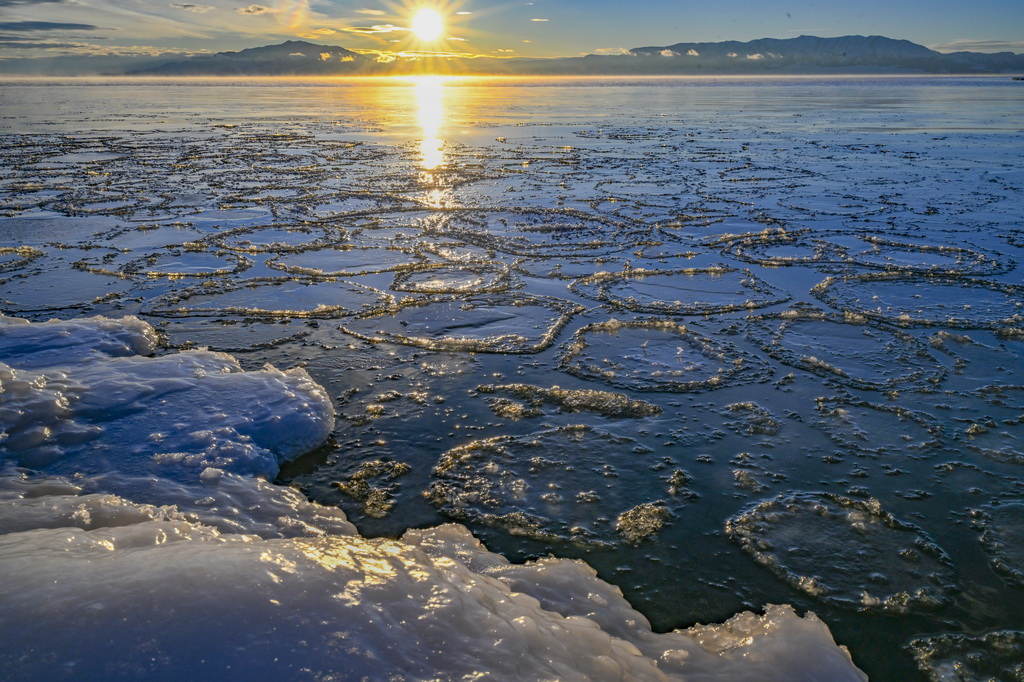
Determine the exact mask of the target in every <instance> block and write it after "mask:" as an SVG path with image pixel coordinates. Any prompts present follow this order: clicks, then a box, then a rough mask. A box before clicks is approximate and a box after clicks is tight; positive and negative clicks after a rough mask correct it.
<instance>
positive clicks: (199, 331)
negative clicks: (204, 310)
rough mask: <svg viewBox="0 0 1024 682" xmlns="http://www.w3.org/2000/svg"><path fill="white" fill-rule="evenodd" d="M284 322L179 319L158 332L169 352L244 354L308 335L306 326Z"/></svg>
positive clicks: (207, 318) (167, 321)
mask: <svg viewBox="0 0 1024 682" xmlns="http://www.w3.org/2000/svg"><path fill="white" fill-rule="evenodd" d="M282 322H285V324H282ZM288 322H290V321H288V320H284V321H282V320H276V319H263V318H261V319H254V320H239V319H237V318H216V317H212V318H211V317H183V318H175V319H167V320H164V322H163V323H162V324H161V325H160V332H161V333H162V334H163V335H164V336H165V337H166V343H167V345H168V346H169V347H171V348H178V349H180V350H188V349H192V348H208V349H210V350H215V351H221V352H224V353H245V352H251V351H254V350H257V349H266V348H274V347H277V346H281V345H283V344H285V343H289V342H291V341H298V340H299V339H303V338H305V337H307V336H309V335H310V333H311V331H312V330H311V329H310V328H309V327H308V326H306V324H303V323H298V322H295V323H291V324H288Z"/></svg>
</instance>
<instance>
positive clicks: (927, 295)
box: [811, 272, 1024, 333]
mask: <svg viewBox="0 0 1024 682" xmlns="http://www.w3.org/2000/svg"><path fill="white" fill-rule="evenodd" d="M811 293H812V294H814V295H815V296H816V297H818V298H819V299H821V300H822V301H824V302H826V303H827V304H829V305H830V306H832V307H834V308H838V309H840V310H845V311H849V312H854V313H857V314H860V315H864V316H866V317H871V318H874V319H879V320H885V321H886V322H891V323H893V324H898V325H901V326H940V327H954V328H958V329H994V330H996V331H1002V332H1006V333H1015V332H1016V333H1019V332H1020V331H1021V327H1022V326H1024V286H1021V285H1017V284H1004V283H1002V282H993V281H987V280H977V279H966V278H964V279H960V278H953V277H926V276H912V275H908V274H907V273H905V272H892V273H888V272H886V273H875V274H868V275H853V276H848V277H840V278H836V277H829V278H827V279H825V280H824V281H823V282H821V283H820V284H818V285H817V286H815V287H814V288H813V289H812V290H811Z"/></svg>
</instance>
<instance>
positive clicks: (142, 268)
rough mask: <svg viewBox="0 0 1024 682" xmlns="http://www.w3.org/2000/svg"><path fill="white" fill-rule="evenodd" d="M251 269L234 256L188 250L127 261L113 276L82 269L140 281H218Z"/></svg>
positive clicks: (249, 264) (155, 254)
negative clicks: (205, 278) (163, 278)
mask: <svg viewBox="0 0 1024 682" xmlns="http://www.w3.org/2000/svg"><path fill="white" fill-rule="evenodd" d="M251 266H252V261H251V260H249V259H248V258H246V257H245V256H242V255H240V254H235V253H225V252H220V253H211V252H205V251H196V250H193V249H190V248H185V249H174V250H170V251H168V252H164V253H153V254H148V255H145V256H142V257H141V258H135V259H133V260H131V261H128V262H127V263H125V264H124V265H123V266H121V267H120V268H118V269H117V270H116V271H114V272H109V271H106V270H104V269H103V268H102V266H99V267H93V266H89V265H88V264H86V266H85V269H87V270H89V271H90V272H98V273H101V274H113V275H117V276H121V277H123V276H131V275H135V276H141V277H154V278H155V277H169V278H171V279H180V278H182V277H218V276H226V275H237V274H239V273H241V272H243V271H245V270H248V269H249V268H250V267H251Z"/></svg>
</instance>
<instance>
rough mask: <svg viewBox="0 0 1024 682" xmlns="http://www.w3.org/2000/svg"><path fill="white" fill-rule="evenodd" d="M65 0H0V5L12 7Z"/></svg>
mask: <svg viewBox="0 0 1024 682" xmlns="http://www.w3.org/2000/svg"><path fill="white" fill-rule="evenodd" d="M59 2H65V0H0V7H13V6H14V5H41V4H43V3H51V4H52V3H59Z"/></svg>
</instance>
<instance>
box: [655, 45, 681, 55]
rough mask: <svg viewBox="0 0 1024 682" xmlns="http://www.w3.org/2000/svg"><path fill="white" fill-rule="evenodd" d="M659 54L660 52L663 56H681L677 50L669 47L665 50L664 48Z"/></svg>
mask: <svg viewBox="0 0 1024 682" xmlns="http://www.w3.org/2000/svg"><path fill="white" fill-rule="evenodd" d="M658 54H660V55H661V56H662V57H678V56H679V53H678V52H676V51H675V50H670V49H668V48H667V47H666V48H665V49H664V50H662V51H661V52H659V53H658Z"/></svg>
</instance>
